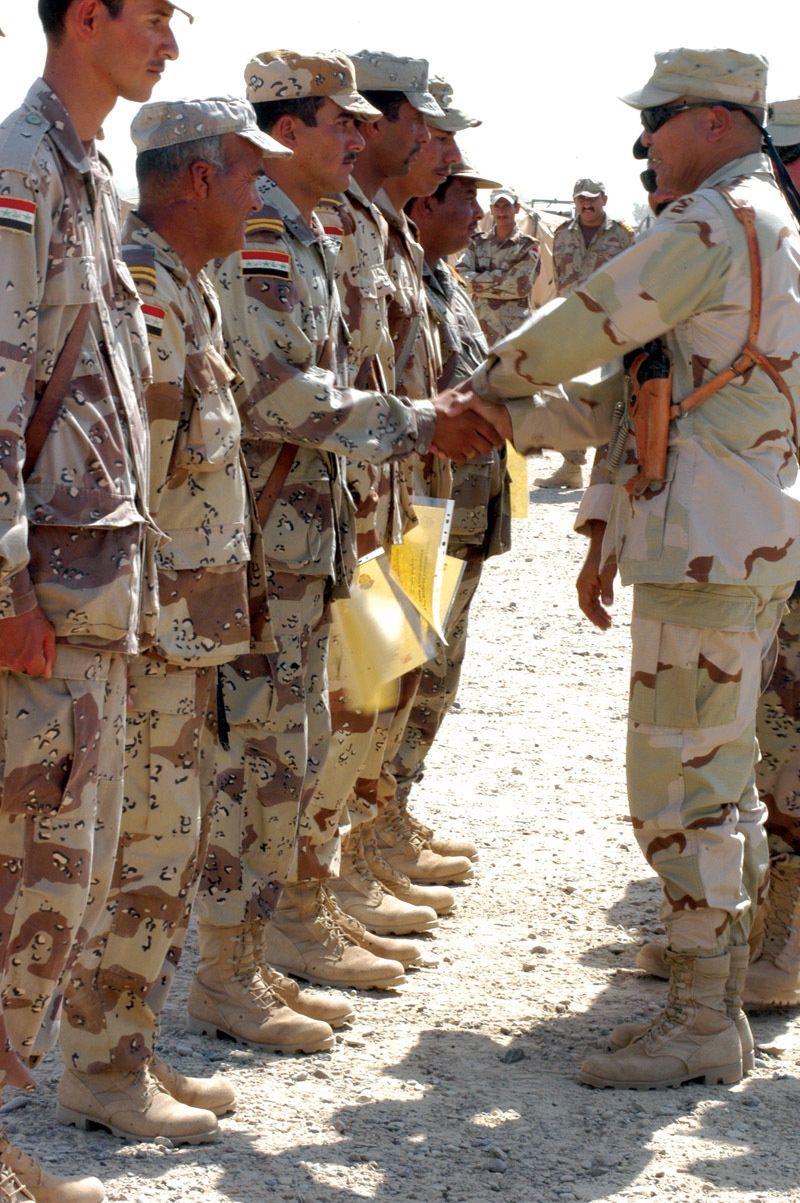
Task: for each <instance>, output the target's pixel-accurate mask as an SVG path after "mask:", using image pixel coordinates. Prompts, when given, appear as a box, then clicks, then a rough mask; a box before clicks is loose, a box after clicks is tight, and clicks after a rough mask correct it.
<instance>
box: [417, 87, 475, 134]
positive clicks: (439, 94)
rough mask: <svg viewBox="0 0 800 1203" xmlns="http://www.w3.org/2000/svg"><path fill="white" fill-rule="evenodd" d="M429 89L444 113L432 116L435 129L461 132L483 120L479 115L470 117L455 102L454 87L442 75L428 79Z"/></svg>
mask: <svg viewBox="0 0 800 1203" xmlns="http://www.w3.org/2000/svg"><path fill="white" fill-rule="evenodd" d="M428 89H429V91H430V93H431V95H432V96H433V98H434V100H435V101H436V103H437V104H438V106H439V108H440V109H441V110H442V112H443V113H444V116H443V117H431V119H430V121H429V123H428V124H429V125H432V126H433V128H434V129H439V130H443V131H444V132H445V133H447V134H460V133H461V131H462V130H465V129H474V128H475V127H476V126H477V125H481V124H482V122H480V121H479V120H478V118H477V117H469V116H468V115H467V114H466V113H465V112H463V111H462V110H461V109H457V108H456V107H455V105H454V104H453V89H452V88H451V87H450V84H449V83H448V82H447V80H446V79H442V77H441V75H434V76H432V77H431V79H430V80H429V81H428Z"/></svg>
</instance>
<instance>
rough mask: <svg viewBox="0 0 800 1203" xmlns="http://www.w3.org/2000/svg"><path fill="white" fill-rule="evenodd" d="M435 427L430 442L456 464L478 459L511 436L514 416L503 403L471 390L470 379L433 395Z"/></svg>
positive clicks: (441, 454)
mask: <svg viewBox="0 0 800 1203" xmlns="http://www.w3.org/2000/svg"><path fill="white" fill-rule="evenodd" d="M433 404H434V406H435V408H436V430H435V433H434V437H433V442H432V444H431V450H432V451H435V452H436V454H437V455H439V456H441V457H442V459H451V460H453V461H454V462H455V463H457V464H463V463H464V462H465V461H466V460H472V459H479V458H480V456H482V455H486V454H488V452H490V451H491V450H492V448H493V447H502V446H503V444H504V443H505V442H506V440H508V439H510V438H511V434H512V430H511V418H510V417H509V414H508V410H507V409H506V407H505V406H504V405H498V404H497V403H496V402H494V401H486V400H485V399H484V398H483V397H480V396H478V394H477V393H474V392H472V389H471V388H470V382H469V381H465V382H464V383H463V384H462V385H460V386H459V388H451V389H446V390H445V392H443V393H440V394H439V395H438V397H434V398H433Z"/></svg>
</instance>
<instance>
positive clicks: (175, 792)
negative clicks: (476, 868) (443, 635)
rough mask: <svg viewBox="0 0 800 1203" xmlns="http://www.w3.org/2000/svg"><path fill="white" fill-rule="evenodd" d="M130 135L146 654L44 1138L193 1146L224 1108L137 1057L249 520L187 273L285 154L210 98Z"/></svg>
mask: <svg viewBox="0 0 800 1203" xmlns="http://www.w3.org/2000/svg"><path fill="white" fill-rule="evenodd" d="M131 134H132V137H133V141H134V143H135V145H136V148H137V150H138V157H137V160H136V174H137V177H138V182H139V204H138V207H137V209H136V210H135V211H134V212H133V213H131V214H130V215H129V217H128V220H127V222H126V225H125V228H124V230H123V239H124V249H123V254H124V257H125V262H126V263H127V265H128V267H129V269H130V271H131V274H132V276H133V278H134V280H135V282H136V285H137V287H138V289H139V294H140V297H141V303H142V314H143V316H144V319H145V323H146V325H147V330H148V335H149V342H150V350H151V357H152V361H153V382H152V384H151V385H150V386H149V388H148V390H147V393H146V397H145V400H146V403H147V410H148V419H149V425H150V447H151V470H150V498H149V504H150V513H151V514H152V516H153V518H154V520H155V521H156V522H157V523H158V525H159V527H160V528H161V530H163V532H164V533H165V535H166V536H167V541H166V542H165V544H163V545H162V546H161V547H160V548H159V549H158V552H157V561H156V562H157V568H158V596H159V617H158V628H157V632H156V639H155V644H154V646H153V647H152V648H151V649H150V650H149V651H148V652H147V653H146V654H144V655H142V656H139V657H137V658H136V659H134V660H133V661H132V662H131V666H130V672H129V680H128V716H127V739H126V757H125V778H124V814H125V818H124V824H123V831H122V834H121V838H120V842H119V846H118V849H117V855H116V865H115V867H114V873H113V882H112V888H111V892H110V894H109V899H108V904H107V907H106V911H105V914H104V916H103V918H102V920H101V922H100V924H99V926H98V927H97V929H96V930H95V933H94V936H93V939H92V940H91V942H90V944H89V945H88V946H87V948H86V949H85V951H84V952H83V953H82V954H81V956H80V957H79V959H78V960H77V961H76V963H75V966H74V968H73V971H72V977H71V979H70V981H69V984H68V986H67V990H66V994H65V1002H64V1022H63V1024H62V1030H61V1053H62V1057H63V1059H64V1065H65V1069H64V1072H63V1074H62V1077H61V1081H60V1083H59V1087H58V1112H57V1114H58V1118H59V1120H60V1121H61V1122H62V1123H67V1124H77V1125H78V1126H79V1127H81V1128H87V1127H105V1128H107V1129H108V1130H109V1131H110V1132H113V1133H114V1134H115V1135H118V1136H119V1135H121V1136H134V1137H137V1138H139V1139H147V1140H155V1139H169V1140H171V1141H172V1142H173V1143H174V1144H180V1143H190V1144H196V1143H200V1142H202V1141H207V1140H212V1139H214V1138H215V1137H216V1135H217V1131H218V1125H217V1119H216V1116H217V1115H222V1114H224V1112H226V1111H228V1110H230V1109H231V1106H232V1104H233V1097H234V1096H233V1090H232V1089H231V1087H230V1085H229V1084H228V1083H227V1082H226V1081H225V1080H224V1079H222V1078H220V1077H219V1076H216V1077H215V1078H213V1079H211V1080H208V1081H206V1080H202V1079H192V1078H186V1077H184V1075H182V1074H180V1073H178V1072H177V1070H175V1069H173V1068H172V1067H171V1066H170V1065H168V1064H167V1063H166V1062H165V1061H163V1060H162V1059H161V1057H159V1056H158V1055H157V1054H156V1051H155V1039H156V1034H157V1029H158V1019H159V1015H160V1013H161V1010H162V1008H163V1006H164V1004H165V1002H166V995H167V991H168V987H169V983H170V981H171V979H172V976H173V974H174V971H175V968H176V965H177V961H178V959H179V957H180V953H181V949H182V946H183V940H184V937H185V934H186V925H187V923H188V919H189V912H190V909H191V905H192V901H193V899H194V895H195V891H196V886H197V880H198V875H199V870H200V868H201V867H202V863H203V859H204V857H205V847H206V844H207V836H208V826H209V823H210V818H211V808H212V806H213V803H214V799H215V796H216V789H215V787H216V768H217V757H216V750H217V749H216V746H217V738H218V736H219V737H220V738H224V730H223V731H218V725H217V715H216V702H217V666H218V665H219V664H221V663H224V662H225V661H226V660H230V659H232V657H233V656H235V655H237V654H240V653H241V652H244V651H247V650H248V648H249V646H250V622H249V607H248V596H247V577H248V561H249V559H250V525H251V524H250V513H249V496H248V491H247V485H246V477H245V473H244V470H243V465H242V461H241V449H240V442H239V436H240V430H241V426H240V421H239V415H238V412H237V409H236V403H235V401H234V398H233V394H232V392H231V387H230V386H231V384H232V382H233V380H234V372H233V370H232V368H231V367H230V365H229V363H228V362H227V360H226V358H225V354H224V347H223V342H222V327H221V319H220V313H219V305H218V302H217V298H216V294H215V292H214V289H213V287H212V285H211V282H210V280H209V278H208V276H207V275H206V274H205V272H204V271H203V266H204V264H206V263H207V262H208V261H209V259H211V258H213V257H214V256H219V255H225V254H229V253H230V252H232V251H234V250H236V249H238V247H240V246H241V244H242V242H243V241H244V227H245V221H246V219H247V217H248V216H249V214H250V213H251V212H252V210H254V209H257V208H258V203H259V202H258V194H257V192H256V179H257V178H258V176H259V175H260V174H261V171H262V168H263V164H264V159H265V157H266V156H275V155H279V156H287V155H288V154H289V153H290V152H289V151H287V150H286V149H285V148H284V147H282V146H279V145H278V144H277V143H275V142H273V141H272V139H271V138H269V137H268V136H267V135H266V134H264V133H262V131H261V130H259V128H258V126H257V125H256V120H255V113H254V112H253V110H252V108H251V107H250V105H249V104H247V102H246V101H243V100H238V99H236V98H235V97H230V96H227V97H226V96H222V97H212V98H209V99H203V100H181V101H177V102H165V103H158V104H150V105H145V106H144V108H142V109H141V110H140V111H139V113H138V115H137V116H136V118H135V119H134V122H133V125H132V128H131Z"/></svg>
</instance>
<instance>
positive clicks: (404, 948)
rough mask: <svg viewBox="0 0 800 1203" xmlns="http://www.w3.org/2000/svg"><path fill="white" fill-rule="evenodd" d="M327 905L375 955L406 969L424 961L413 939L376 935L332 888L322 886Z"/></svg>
mask: <svg viewBox="0 0 800 1203" xmlns="http://www.w3.org/2000/svg"><path fill="white" fill-rule="evenodd" d="M322 889H323V896H324V899H325V905H326V906H327V908H328V910H329V911H330V914H331V917H332V918H333V921H334V923H335V924H336V926H337V927H339V928H341V930H342V931H343V932H344V933H345V935H347V936H349V937H350V939H351V940H355V942H356V944H358V945H360V946H361V948H365V949H366V950H367V952H371V953H372V955H373V956H374V957H383V958H384V959H385V960H388V961H399V962H400V964H401V965H402V966H403V968H404V969H409V968H410V967H411V966H412V965H419V964H420V963H421V961H422V949H421V948H420V946H419V944H415V943H414V941H413V940H393V939H391V938H390V937H389V936H376V935H375V933H374V932H371V931H369V930H368V929H367V928H366V927H365V926H364V924H363V923H360V922H359V920H358V919H356V918H355V917H354V916H353V915H348V914H347V912H346V911H343V910H342V908H341V907H340V905H339V901H338V899H337V898H336V895H335V894H334V893H333V891H332V890H330V889H328V888H327V887H326V886H323V887H322Z"/></svg>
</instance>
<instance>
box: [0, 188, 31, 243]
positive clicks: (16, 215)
mask: <svg viewBox="0 0 800 1203" xmlns="http://www.w3.org/2000/svg"><path fill="white" fill-rule="evenodd" d="M35 222H36V202H35V201H29V200H19V199H18V198H17V197H13V196H0V230H18V231H19V232H20V233H22V234H32V233H33V227H34V224H35Z"/></svg>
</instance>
